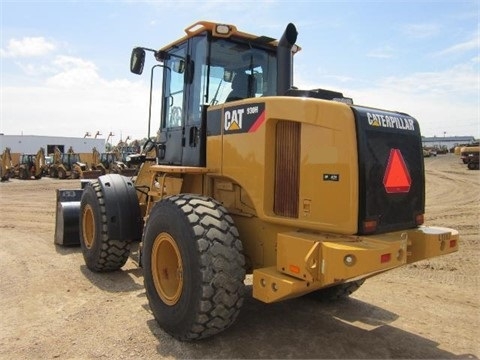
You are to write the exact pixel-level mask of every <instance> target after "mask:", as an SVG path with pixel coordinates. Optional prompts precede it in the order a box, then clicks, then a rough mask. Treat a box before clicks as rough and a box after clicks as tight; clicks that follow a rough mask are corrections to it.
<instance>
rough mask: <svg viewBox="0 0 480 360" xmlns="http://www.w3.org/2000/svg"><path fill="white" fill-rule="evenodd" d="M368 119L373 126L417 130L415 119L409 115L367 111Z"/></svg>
mask: <svg viewBox="0 0 480 360" xmlns="http://www.w3.org/2000/svg"><path fill="white" fill-rule="evenodd" d="M367 120H368V123H369V124H370V125H371V126H377V127H384V128H392V129H400V130H411V131H414V130H415V125H414V120H413V119H412V118H408V117H399V116H391V115H384V114H378V113H377V114H376V113H373V112H372V113H370V112H367Z"/></svg>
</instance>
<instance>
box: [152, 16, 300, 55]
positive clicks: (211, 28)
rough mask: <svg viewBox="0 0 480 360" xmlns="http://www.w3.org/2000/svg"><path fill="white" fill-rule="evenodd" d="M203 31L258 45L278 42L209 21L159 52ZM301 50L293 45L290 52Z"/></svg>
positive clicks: (196, 24)
mask: <svg viewBox="0 0 480 360" xmlns="http://www.w3.org/2000/svg"><path fill="white" fill-rule="evenodd" d="M204 31H208V32H210V33H211V34H212V36H214V37H222V38H230V37H232V36H235V37H238V38H243V39H247V40H252V41H254V42H258V43H264V44H269V45H272V46H274V47H277V46H278V40H276V39H274V38H271V37H268V36H257V35H253V34H249V33H246V32H243V31H239V30H238V29H237V27H236V26H235V25H231V24H222V23H216V22H211V21H198V22H196V23H194V24H192V25H190V26H189V27H187V28H185V33H186V35H185V36H183V37H181V38H180V39H178V40H176V41H174V42H172V43H170V44H168V45H166V46H164V47H162V48H161V49H160V50H161V51H166V50H168V49H170V48H171V47H172V46H175V45H178V44H180V43H182V42H184V41H185V40H187V39H189V38H191V37H194V36H196V35H198V34H200V33H202V32H204ZM300 50H301V48H300V47H299V46H297V45H294V46H293V48H292V52H293V53H296V52H298V51H300Z"/></svg>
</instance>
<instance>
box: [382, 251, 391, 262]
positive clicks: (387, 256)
mask: <svg viewBox="0 0 480 360" xmlns="http://www.w3.org/2000/svg"><path fill="white" fill-rule="evenodd" d="M391 258H392V254H390V253H388V254H383V255H381V256H380V263H382V264H383V263H387V262H389V261H390V259H391Z"/></svg>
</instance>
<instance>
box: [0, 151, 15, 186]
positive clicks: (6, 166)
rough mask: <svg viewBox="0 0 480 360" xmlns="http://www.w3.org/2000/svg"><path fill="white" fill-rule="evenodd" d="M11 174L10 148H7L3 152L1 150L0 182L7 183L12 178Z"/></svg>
mask: <svg viewBox="0 0 480 360" xmlns="http://www.w3.org/2000/svg"><path fill="white" fill-rule="evenodd" d="M12 172H13V163H12V154H11V152H10V148H9V147H7V148H5V150H3V152H2V155H1V156H0V180H1V181H7V180H8V179H10V178H11V177H12Z"/></svg>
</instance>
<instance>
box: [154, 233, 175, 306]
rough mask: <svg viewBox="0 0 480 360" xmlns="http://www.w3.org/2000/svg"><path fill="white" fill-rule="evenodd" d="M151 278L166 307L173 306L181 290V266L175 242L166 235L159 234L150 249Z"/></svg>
mask: <svg viewBox="0 0 480 360" xmlns="http://www.w3.org/2000/svg"><path fill="white" fill-rule="evenodd" d="M151 261H152V276H153V282H154V284H155V289H156V290H157V294H158V295H159V296H160V298H161V299H162V301H163V302H164V303H165V304H167V305H170V306H171V305H175V304H176V303H177V302H178V300H179V299H180V295H181V294H182V288H183V265H182V257H181V255H180V250H179V249H178V246H177V243H176V242H175V240H174V239H173V238H172V237H171V236H170V234H167V233H161V234H159V235H158V236H157V237H156V238H155V241H154V243H153V249H152V258H151Z"/></svg>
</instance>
